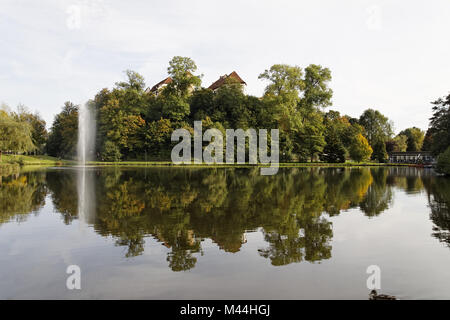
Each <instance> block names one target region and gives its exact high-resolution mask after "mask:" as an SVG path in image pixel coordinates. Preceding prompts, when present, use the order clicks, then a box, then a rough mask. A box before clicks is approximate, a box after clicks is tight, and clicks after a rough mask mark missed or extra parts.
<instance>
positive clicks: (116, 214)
mask: <svg viewBox="0 0 450 320" xmlns="http://www.w3.org/2000/svg"><path fill="white" fill-rule="evenodd" d="M407 169H408V168H405V170H401V168H391V169H386V168H372V169H368V168H363V169H345V168H328V169H325V168H309V169H300V168H289V169H280V171H279V173H278V174H277V175H275V176H261V175H260V174H259V170H258V169H257V168H255V169H183V168H177V169H174V168H159V169H156V168H151V169H137V170H136V169H117V168H107V169H101V170H100V169H99V170H97V171H96V172H95V178H93V179H92V181H95V186H94V188H92V190H95V193H96V194H95V198H96V199H97V205H96V209H95V210H96V212H95V215H93V217H90V221H89V222H90V223H91V224H92V225H93V228H94V229H95V231H96V232H97V233H99V234H101V235H103V236H112V237H113V238H115V239H116V240H115V241H116V245H118V246H124V247H126V248H127V252H126V254H125V255H126V257H133V256H138V255H140V254H142V253H143V251H144V249H145V238H147V237H149V236H150V237H153V238H154V239H156V240H157V241H159V242H160V243H161V244H163V245H164V246H165V247H167V248H168V250H169V253H168V255H167V261H168V264H169V267H170V268H171V269H172V270H174V271H181V270H189V269H191V268H193V267H194V266H195V264H196V262H197V258H198V255H199V254H201V253H202V241H203V240H204V239H211V240H212V241H213V242H215V243H216V244H217V245H218V246H219V247H220V248H221V249H222V250H224V251H226V252H231V253H235V252H238V251H239V250H240V249H241V247H242V245H243V244H244V243H245V242H246V239H245V234H246V232H249V231H251V230H256V229H258V228H260V230H261V231H262V234H263V236H264V239H265V241H266V245H265V246H264V247H261V248H259V250H258V252H259V254H260V256H261V257H264V258H267V259H269V260H270V262H271V263H272V264H273V265H275V266H280V265H286V264H290V263H294V262H302V261H309V262H320V261H322V260H324V259H329V258H330V257H331V249H332V248H331V244H330V243H331V239H332V237H333V231H332V223H331V222H330V220H329V217H330V216H335V215H339V214H340V212H342V211H345V210H348V209H351V208H360V209H361V211H363V212H364V213H365V215H367V216H368V217H372V216H377V215H379V214H380V213H382V212H383V211H385V210H386V209H387V208H388V207H389V206H390V205H391V203H392V198H393V188H394V187H397V188H401V189H403V190H405V191H406V192H407V193H415V192H420V191H421V190H423V188H425V189H426V190H427V192H428V194H429V201H430V207H431V211H432V213H431V219H432V220H433V222H434V224H435V225H436V230H434V231H433V235H434V236H435V237H437V238H438V239H440V240H441V241H445V242H447V243H450V235H449V230H450V216H449V203H450V199H449V194H450V182H449V181H448V180H445V178H438V177H434V176H423V175H421V174H418V173H420V172H422V171H417V170H416V171H408V170H409V169H408V170H407ZM47 190H50V191H51V196H52V197H51V199H52V202H53V205H54V207H55V209H56V210H57V211H58V212H60V213H61V215H62V218H63V220H64V222H65V223H68V224H69V223H71V221H72V220H73V219H77V218H78V217H77V212H78V210H77V202H78V199H77V188H76V173H75V172H74V171H73V170H58V171H52V170H49V171H44V172H34V173H28V174H23V175H19V176H16V177H11V178H9V179H3V181H2V184H0V200H2V201H1V202H0V223H4V222H6V221H9V220H11V219H13V218H14V217H15V218H16V219H21V217H25V214H27V213H29V212H32V211H35V210H37V209H38V208H39V207H40V206H42V205H43V204H44V199H45V195H46V193H47Z"/></svg>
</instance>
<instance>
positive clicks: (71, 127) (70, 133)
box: [46, 101, 78, 157]
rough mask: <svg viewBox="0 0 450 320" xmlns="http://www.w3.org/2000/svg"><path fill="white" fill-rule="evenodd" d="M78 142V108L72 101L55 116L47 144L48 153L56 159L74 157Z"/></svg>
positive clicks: (65, 104) (66, 103)
mask: <svg viewBox="0 0 450 320" xmlns="http://www.w3.org/2000/svg"><path fill="white" fill-rule="evenodd" d="M77 141H78V106H77V105H75V104H73V103H72V102H70V101H67V102H65V103H64V106H63V109H62V111H61V112H60V113H59V114H57V115H56V116H55V120H54V121H53V124H52V127H51V129H50V134H49V138H48V142H47V146H46V149H47V153H48V154H49V155H51V156H54V157H74V156H75V154H76V147H77Z"/></svg>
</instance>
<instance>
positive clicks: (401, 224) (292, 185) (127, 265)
mask: <svg viewBox="0 0 450 320" xmlns="http://www.w3.org/2000/svg"><path fill="white" fill-rule="evenodd" d="M80 177H81V178H82V180H80ZM80 182H81V183H80ZM81 186H85V189H82V188H81ZM449 205H450V179H448V178H444V177H437V176H435V175H434V174H433V172H432V171H431V170H427V169H417V168H407V167H398V168H359V169H358V168H284V169H280V171H279V173H278V174H277V175H275V176H261V175H260V174H259V170H258V169H257V168H254V169H205V168H203V169H200V168H199V169H188V168H87V169H85V170H83V169H82V168H49V169H40V170H34V171H28V172H27V171H24V172H22V173H21V174H19V175H16V176H12V177H8V178H5V177H3V178H2V180H1V184H0V298H3V299H5V298H7V299H9V298H12V299H14V298H64V299H72V298H74V299H79V298H91V299H102V298H137V299H139V298H153V299H177V298H183V299H213V298H216V299H229V298H230V299H259V298H261V299H281V298H283V299H302V298H319V299H320V298H331V299H335V298H342V299H346V298H355V299H367V297H368V292H369V290H368V289H367V287H366V279H367V277H368V274H366V268H367V267H368V266H369V265H373V264H375V265H378V266H380V268H381V272H382V278H381V279H382V280H381V286H382V290H381V291H383V292H386V293H389V294H393V295H396V296H398V297H399V298H403V299H416V298H447V299H449V298H450V287H449V286H448V285H447V284H449V283H450V271H449V270H450V269H449V268H448V265H449V264H450V248H449V246H450V211H449ZM71 264H76V265H79V266H80V267H81V272H82V283H81V286H82V290H80V291H69V290H67V289H66V279H67V276H68V275H67V274H66V273H65V271H66V268H67V266H68V265H71Z"/></svg>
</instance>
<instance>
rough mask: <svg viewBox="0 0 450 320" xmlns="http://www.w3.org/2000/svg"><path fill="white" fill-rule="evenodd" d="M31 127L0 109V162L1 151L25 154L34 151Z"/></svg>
mask: <svg viewBox="0 0 450 320" xmlns="http://www.w3.org/2000/svg"><path fill="white" fill-rule="evenodd" d="M31 130H32V129H31V125H30V124H29V123H28V122H26V121H19V120H18V119H16V118H15V117H14V115H12V114H9V113H8V112H7V111H5V110H1V109H0V161H1V155H2V151H12V152H26V151H32V150H34V149H35V146H34V144H33V141H32V136H31Z"/></svg>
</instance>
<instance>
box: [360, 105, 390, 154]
mask: <svg viewBox="0 0 450 320" xmlns="http://www.w3.org/2000/svg"><path fill="white" fill-rule="evenodd" d="M359 124H360V125H362V126H363V128H364V136H365V137H366V138H367V140H368V141H369V144H370V146H371V147H372V148H373V147H374V146H375V143H377V142H378V141H382V142H383V143H384V142H386V141H387V140H388V139H389V138H390V137H391V136H392V132H393V129H392V123H391V122H390V121H389V119H388V118H387V117H385V116H384V115H382V114H381V113H380V112H379V111H378V110H373V109H367V110H366V111H364V113H363V114H362V115H361V117H360V118H359Z"/></svg>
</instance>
